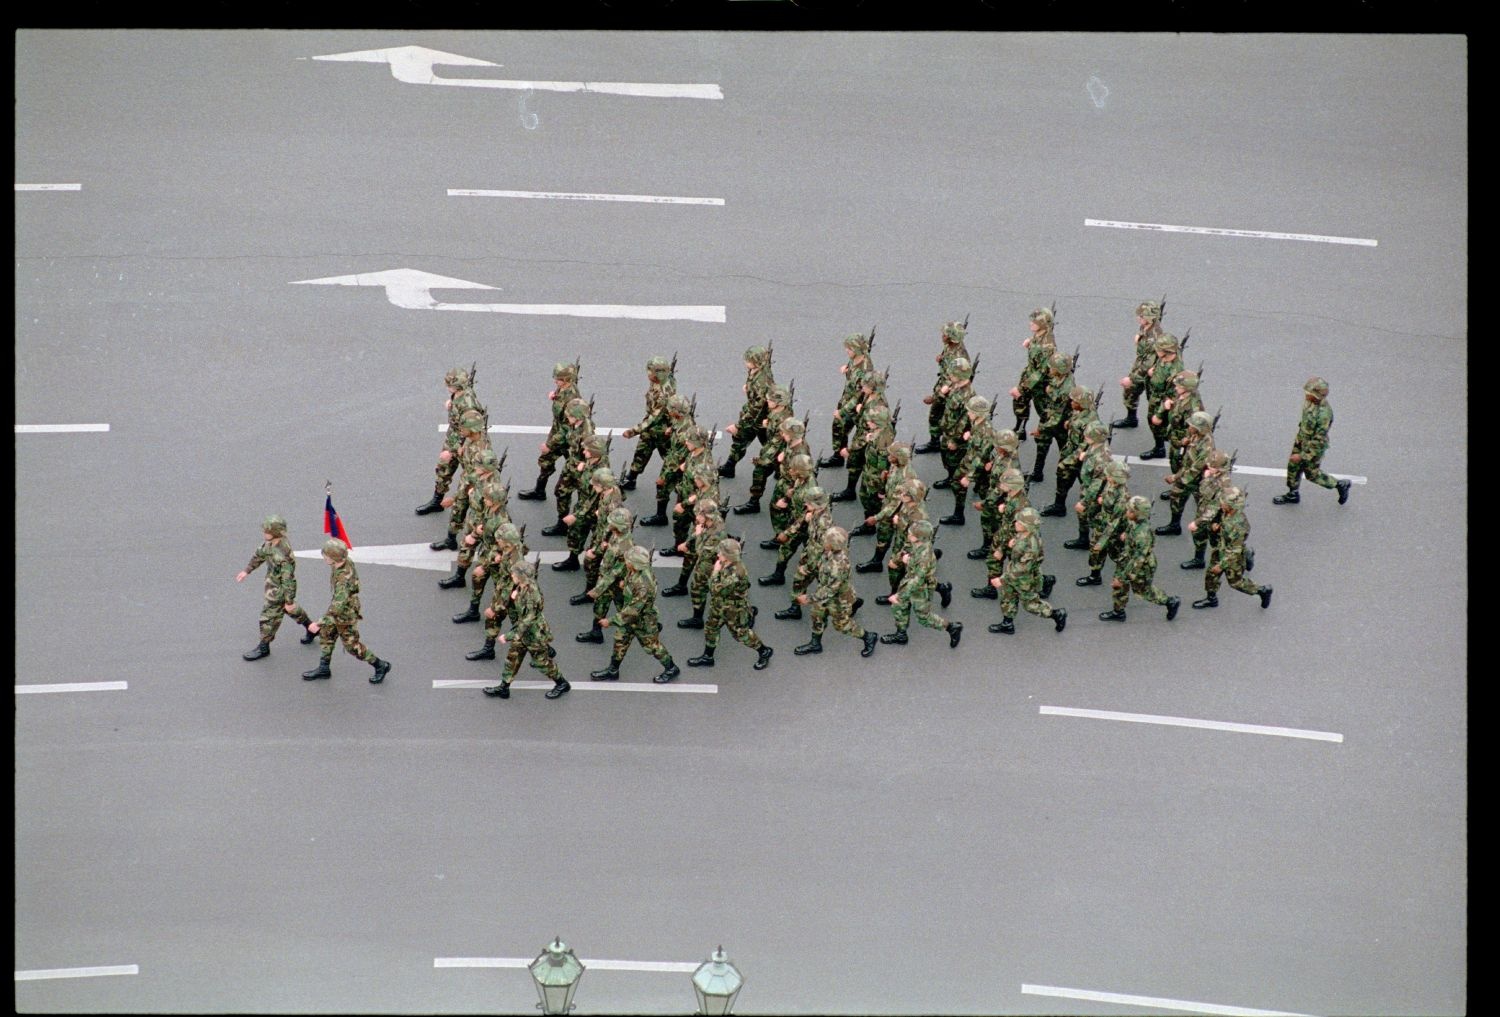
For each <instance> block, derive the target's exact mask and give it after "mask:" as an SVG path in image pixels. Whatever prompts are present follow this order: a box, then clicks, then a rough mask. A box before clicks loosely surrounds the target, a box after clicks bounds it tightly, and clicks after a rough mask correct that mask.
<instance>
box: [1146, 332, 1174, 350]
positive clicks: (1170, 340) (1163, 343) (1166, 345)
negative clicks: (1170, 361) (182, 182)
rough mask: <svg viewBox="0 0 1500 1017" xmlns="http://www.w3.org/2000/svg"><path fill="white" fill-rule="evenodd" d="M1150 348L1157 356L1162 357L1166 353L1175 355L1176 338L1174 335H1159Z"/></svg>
mask: <svg viewBox="0 0 1500 1017" xmlns="http://www.w3.org/2000/svg"><path fill="white" fill-rule="evenodd" d="M1151 348H1152V349H1154V350H1155V351H1156V354H1157V356H1162V355H1164V354H1167V353H1176V352H1177V337H1176V336H1175V335H1171V334H1170V333H1166V332H1163V333H1162V334H1161V335H1159V336H1157V337H1156V341H1155V342H1154V343H1153V344H1152V347H1151Z"/></svg>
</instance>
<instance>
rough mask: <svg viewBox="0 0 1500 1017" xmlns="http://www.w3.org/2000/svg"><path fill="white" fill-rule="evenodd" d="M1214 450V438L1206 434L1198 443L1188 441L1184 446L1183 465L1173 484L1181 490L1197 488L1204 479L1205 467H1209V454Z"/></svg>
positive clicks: (1178, 468)
mask: <svg viewBox="0 0 1500 1017" xmlns="http://www.w3.org/2000/svg"><path fill="white" fill-rule="evenodd" d="M1213 450H1214V436H1213V435H1212V434H1205V435H1203V437H1201V438H1199V439H1198V440H1197V441H1188V442H1186V443H1184V444H1183V446H1182V465H1180V466H1179V467H1177V472H1176V473H1175V474H1173V476H1174V477H1175V478H1176V479H1175V480H1174V481H1173V483H1174V484H1176V486H1177V487H1179V488H1195V487H1197V486H1198V481H1200V480H1202V479H1203V467H1205V466H1207V465H1208V454H1209V453H1210V452H1212V451H1213Z"/></svg>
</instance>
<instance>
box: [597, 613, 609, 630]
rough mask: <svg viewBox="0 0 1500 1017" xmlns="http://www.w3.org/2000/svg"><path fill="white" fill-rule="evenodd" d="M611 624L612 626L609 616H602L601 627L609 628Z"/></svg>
mask: <svg viewBox="0 0 1500 1017" xmlns="http://www.w3.org/2000/svg"><path fill="white" fill-rule="evenodd" d="M609 626H610V621H609V618H608V617H607V616H606V617H604V618H600V619H599V627H600V628H605V629H607V628H609Z"/></svg>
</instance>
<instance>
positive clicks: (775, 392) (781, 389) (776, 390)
mask: <svg viewBox="0 0 1500 1017" xmlns="http://www.w3.org/2000/svg"><path fill="white" fill-rule="evenodd" d="M766 396H767V398H769V399H770V400H771V402H773V403H775V404H776V405H777V406H785V405H787V404H788V403H790V402H791V401H792V393H791V390H790V389H788V388H787V387H786V386H785V385H772V386H771V391H770V392H768V393H767V394H766Z"/></svg>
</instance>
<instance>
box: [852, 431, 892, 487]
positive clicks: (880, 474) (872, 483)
mask: <svg viewBox="0 0 1500 1017" xmlns="http://www.w3.org/2000/svg"><path fill="white" fill-rule="evenodd" d="M894 437H895V435H893V434H892V433H891V432H890V431H889V430H887V431H886V432H885V434H883V435H881V436H880V437H878V438H876V439H875V440H874V441H867V442H865V465H864V468H863V469H861V470H860V473H859V482H860V483H861V484H862V485H863V486H864V490H866V491H879V490H883V489H884V488H885V481H886V476H887V473H888V471H889V470H890V468H891V441H892V439H893V438H894Z"/></svg>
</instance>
